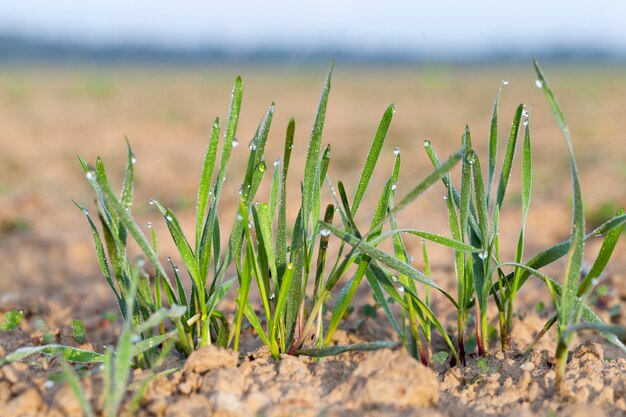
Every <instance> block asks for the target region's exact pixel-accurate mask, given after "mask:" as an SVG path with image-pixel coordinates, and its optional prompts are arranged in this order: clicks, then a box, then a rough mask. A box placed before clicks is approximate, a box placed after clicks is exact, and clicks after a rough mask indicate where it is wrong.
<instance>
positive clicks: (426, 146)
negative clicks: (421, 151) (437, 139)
mask: <svg viewBox="0 0 626 417" xmlns="http://www.w3.org/2000/svg"><path fill="white" fill-rule="evenodd" d="M424 147H425V148H430V141H429V140H428V139H426V140H425V141H424Z"/></svg>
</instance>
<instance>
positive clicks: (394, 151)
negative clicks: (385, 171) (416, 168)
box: [393, 146, 400, 155]
mask: <svg viewBox="0 0 626 417" xmlns="http://www.w3.org/2000/svg"><path fill="white" fill-rule="evenodd" d="M393 154H394V155H400V147H399V146H396V147H395V148H393Z"/></svg>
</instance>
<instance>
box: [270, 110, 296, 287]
mask: <svg viewBox="0 0 626 417" xmlns="http://www.w3.org/2000/svg"><path fill="white" fill-rule="evenodd" d="M295 129H296V122H295V121H294V120H293V118H292V119H290V120H289V124H288V125H287V134H286V138H285V147H284V151H283V163H282V175H281V178H280V197H279V203H278V221H277V223H276V249H275V252H276V263H277V270H278V274H279V276H282V275H283V273H284V271H285V267H286V266H287V172H288V171H289V161H290V159H291V150H292V149H293V137H294V133H295Z"/></svg>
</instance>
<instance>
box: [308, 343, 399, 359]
mask: <svg viewBox="0 0 626 417" xmlns="http://www.w3.org/2000/svg"><path fill="white" fill-rule="evenodd" d="M398 344H399V343H398V342H388V341H378V342H366V343H356V344H354V345H337V346H322V347H308V348H303V349H298V350H297V351H296V355H305V356H311V357H314V358H321V357H325V356H334V355H339V354H341V353H345V352H365V351H372V350H380V349H391V348H394V347H396V346H398Z"/></svg>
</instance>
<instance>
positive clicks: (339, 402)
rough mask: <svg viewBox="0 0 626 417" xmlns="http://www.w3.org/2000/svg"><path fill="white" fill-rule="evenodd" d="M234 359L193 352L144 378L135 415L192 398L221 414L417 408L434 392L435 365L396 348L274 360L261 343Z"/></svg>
mask: <svg viewBox="0 0 626 417" xmlns="http://www.w3.org/2000/svg"><path fill="white" fill-rule="evenodd" d="M235 365H236V355H235V354H234V353H233V352H230V351H225V350H220V349H217V348H213V347H210V348H206V349H202V350H200V351H198V352H196V353H194V354H193V355H191V356H190V357H189V359H188V361H187V363H186V364H185V366H184V368H183V369H182V370H181V371H179V372H178V373H175V374H173V375H172V376H171V377H170V379H169V380H168V379H165V378H164V379H162V380H161V381H155V382H153V383H152V384H151V386H150V387H149V389H148V391H147V394H146V396H145V398H144V401H143V402H144V407H143V411H142V412H141V414H140V415H141V416H143V417H162V416H163V417H184V416H188V415H189V416H191V415H194V413H195V412H196V410H197V409H198V408H197V407H198V405H200V406H201V407H202V409H203V410H204V411H203V412H204V413H209V414H210V415H215V416H229V417H247V416H257V415H263V416H267V417H273V416H276V417H279V416H293V415H298V416H318V415H320V413H324V414H325V415H328V416H341V417H344V416H353V415H354V416H356V415H394V416H397V415H415V416H419V415H422V414H420V410H423V407H429V406H433V405H434V404H436V402H437V398H438V395H439V390H438V381H437V378H436V376H435V373H434V372H433V371H432V370H430V369H428V368H425V367H423V366H422V365H421V364H419V363H418V362H416V361H415V360H414V359H412V358H411V357H410V356H409V355H407V354H406V352H404V351H397V352H394V351H391V350H382V351H379V352H375V353H371V354H347V355H341V356H340V357H338V358H332V359H328V360H323V361H318V362H315V361H313V360H311V359H309V358H305V357H294V356H287V355H285V356H283V357H281V359H280V361H278V362H277V361H275V360H273V359H272V358H271V356H270V355H269V352H267V350H266V349H263V348H261V349H259V350H257V351H256V352H253V353H252V354H251V355H249V356H247V357H246V358H245V359H244V360H243V361H242V362H241V363H240V364H239V366H238V367H235ZM191 399H193V401H191ZM424 415H426V414H424ZM429 415H432V410H431V413H430V414H429Z"/></svg>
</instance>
